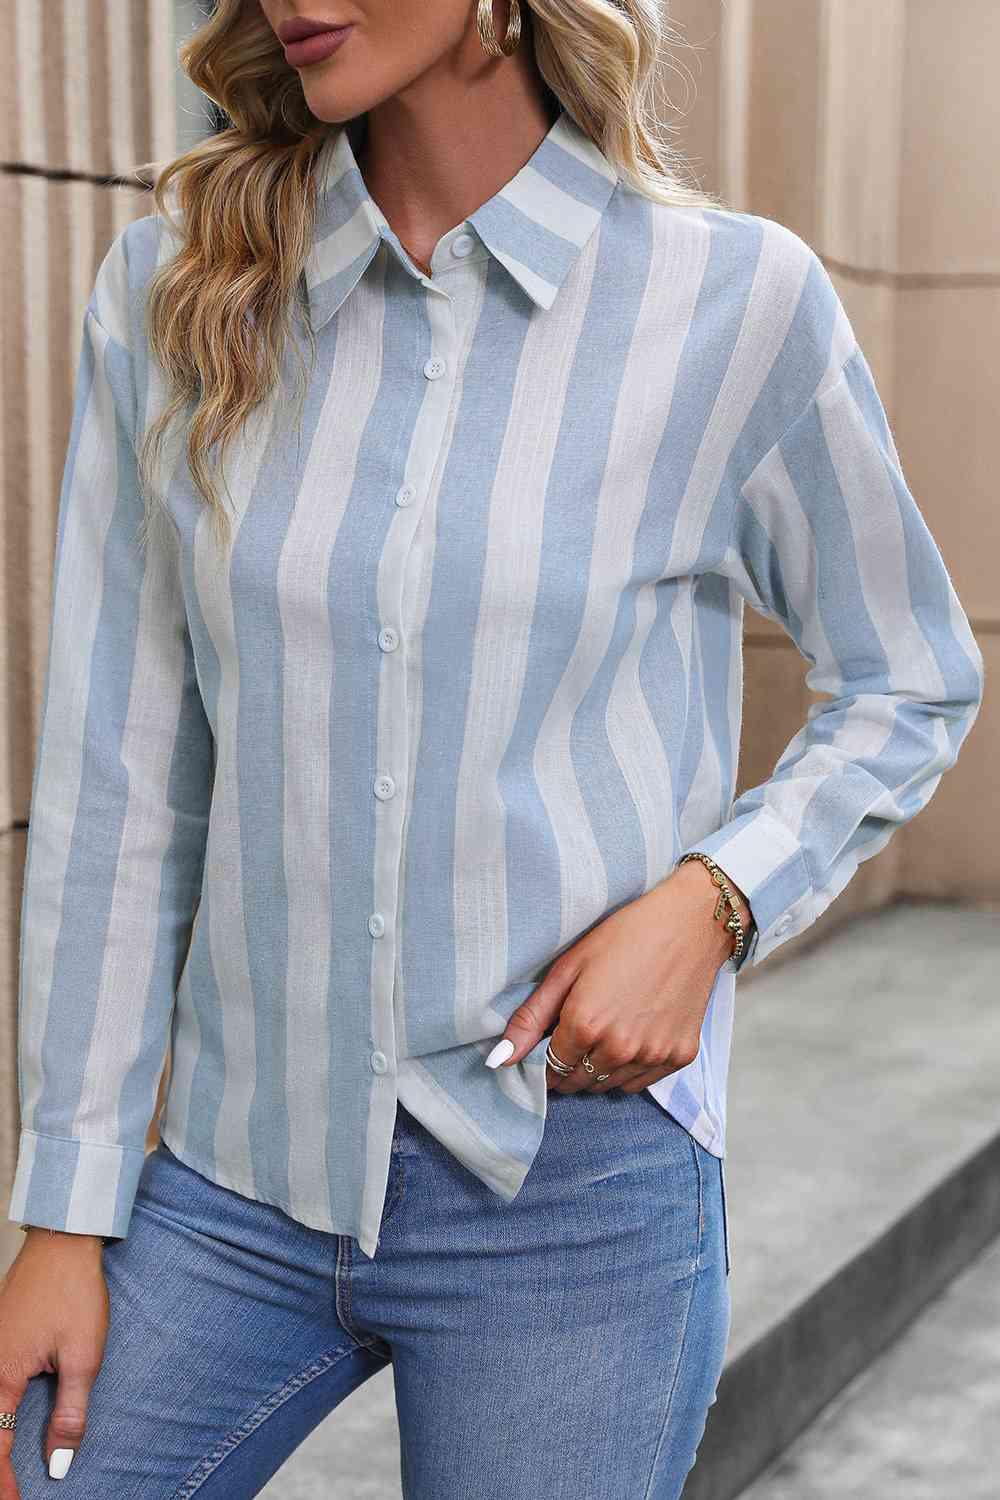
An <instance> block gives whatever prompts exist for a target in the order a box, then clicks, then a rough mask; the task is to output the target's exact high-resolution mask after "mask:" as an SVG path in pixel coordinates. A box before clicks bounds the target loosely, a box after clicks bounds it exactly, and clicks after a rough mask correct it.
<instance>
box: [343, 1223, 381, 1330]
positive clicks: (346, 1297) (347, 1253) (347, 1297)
mask: <svg viewBox="0 0 1000 1500" xmlns="http://www.w3.org/2000/svg"><path fill="white" fill-rule="evenodd" d="M345 1267H346V1275H341V1271H342V1270H343V1269H344V1268H345ZM333 1287H334V1305H335V1307H336V1312H337V1317H338V1318H339V1320H340V1325H341V1327H342V1328H343V1330H344V1332H345V1333H346V1334H347V1336H348V1338H350V1339H353V1340H354V1342H355V1344H356V1345H357V1346H358V1348H359V1349H376V1345H378V1344H382V1345H383V1346H384V1343H385V1341H384V1339H381V1338H380V1337H379V1335H378V1334H377V1333H375V1334H372V1336H371V1338H363V1337H362V1335H361V1334H360V1333H356V1332H355V1330H354V1327H353V1325H352V1319H351V1241H350V1236H349V1235H346V1234H339V1235H338V1236H337V1263H336V1265H335V1266H334V1271H333ZM341 1294H343V1301H342V1300H341ZM376 1352H377V1353H379V1354H381V1352H382V1351H381V1350H380V1349H376Z"/></svg>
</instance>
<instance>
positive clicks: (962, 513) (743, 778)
mask: <svg viewBox="0 0 1000 1500" xmlns="http://www.w3.org/2000/svg"><path fill="white" fill-rule="evenodd" d="M43 12H44V22H45V43H44V46H43V45H42V39H41V28H42V22H43ZM4 14H5V19H7V20H8V22H9V24H8V29H7V33H6V34H7V39H8V48H9V52H8V64H9V65H8V66H7V67H6V68H4V69H3V70H2V71H0V79H2V85H0V86H2V88H3V90H4V96H3V99H2V104H3V108H2V110H0V131H2V133H3V162H4V164H5V165H4V170H3V173H2V176H0V194H2V197H0V210H2V216H3V217H2V224H3V235H2V239H0V255H2V258H3V259H2V266H3V273H4V289H5V296H4V298H3V318H4V325H3V335H4V336H3V345H2V362H0V381H2V402H0V476H2V489H0V534H2V540H3V558H4V567H3V568H2V569H0V615H2V618H3V622H4V628H3V630H2V632H0V671H2V674H3V677H2V680H3V693H2V698H0V702H2V714H3V717H2V720H0V724H2V728H0V733H2V737H3V744H4V754H3V756H2V757H0V1177H2V1178H3V1179H4V1180H5V1181H6V1182H7V1183H8V1184H9V1182H10V1177H11V1173H12V1170H13V1160H14V1142H15V1139H16V1133H17V1090H16V1079H17V1064H16V1048H15V1018H16V1002H17V945H18V944H17V939H18V919H19V911H20V901H21V875H22V865H23V860H24V847H25V828H26V820H27V816H28V808H29V802H30V794H31V778H32V769H33V760H34V747H35V742H36V736H37V729H38V724H39V719H40V707H41V692H42V686H43V672H44V662H45V652H46V648H47V638H48V615H49V607H50V600H49V590H50V580H51V564H52V554H53V546H54V539H55V538H54V532H55V517H56V509H57V504H58V488H59V480H60V475H61V470H62V465H63V460H64V455H65V447H66V442H67V437H68V429H69V420H70V413H71V401H72V379H73V374H74V370H75V365H76V358H77V352H78V340H79V335H80V321H81V318H82V312H83V307H84V304H85V302H86V299H87V296H88V293H89V290H90V287H91V285H92V281H93V276H94V273H95V271H96V268H97V265H98V263H99V261H100V258H101V256H102V254H103V252H104V250H105V249H106V247H107V245H108V243H109V241H110V239H111V238H112V236H113V235H114V233H116V232H117V230H118V229H119V228H120V227H121V226H122V225H124V223H126V222H127V221H128V220H130V219H131V218H134V217H137V216H138V215H140V214H143V213H146V212H148V211H149V203H148V199H147V197H146V195H145V194H144V193H143V192H142V191H141V190H138V189H136V188H131V187H127V186H125V187H123V186H120V185H115V182H114V177H115V174H127V173H130V172H131V171H132V170H133V169H134V168H135V166H136V164H138V163H140V162H143V161H146V160H150V159H165V158H166V157H168V156H170V155H171V154H173V152H174V150H175V147H176V139H177V138H176V135H175V113H174V83H175V80H174V59H175V40H174V33H173V15H174V11H173V5H172V4H171V3H170V0H46V3H45V4H44V6H43V5H41V4H39V0H7V4H6V6H5V7H4ZM671 16H672V19H673V20H674V21H675V22H677V23H678V24H679V25H681V26H682V27H683V29H684V32H685V35H686V37H687V39H688V41H689V42H690V43H691V44H693V47H694V48H695V49H696V50H690V49H688V48H685V49H683V50H682V51H681V53H680V54H679V55H678V57H677V59H676V61H677V63H678V64H679V66H680V67H681V68H682V69H684V70H685V71H686V72H687V74H688V75H689V76H688V86H687V87H685V84H684V81H683V79H681V78H679V77H678V75H677V74H676V72H674V71H672V70H667V69H665V72H664V80H665V86H666V88H667V90H668V92H669V95H670V97H671V98H672V99H673V100H674V101H675V102H676V103H677V104H678V105H679V106H681V107H683V108H685V109H686V110H687V114H686V118H685V120H684V123H683V130H682V132H681V134H680V135H679V137H678V141H679V143H680V144H681V145H682V146H683V147H684V148H685V150H687V151H688V152H689V153H690V155H691V156H692V158H693V159H694V162H695V164H696V167H697V170H698V173H699V175H700V176H701V177H702V180H703V181H704V182H705V183H706V185H708V186H709V187H712V188H714V189H717V190H719V191H721V192H722V193H723V194H724V195H725V197H726V198H727V200H728V201H729V202H730V203H731V204H732V205H733V206H734V207H736V208H745V209H749V210H752V211H753V212H758V213H764V214H767V215H769V216H771V217H773V218H777V219H779V220H781V221H783V222H784V223H787V224H788V225H790V226H791V227H792V228H793V229H795V230H797V231H798V233H800V234H801V235H802V236H803V237H804V238H805V239H807V240H808V241H809V243H810V244H812V245H813V247H814V248H815V249H816V250H817V252H818V253H819V254H820V255H821V256H822V258H823V259H824V261H825V263H826V265H827V267H828V269H829V270H830V273H831V275H832V277H833V279H834V281H835V283H836V285H837V288H838V290H839V292H840V294H841V296H842V297H843V299H844V302H845V305H846V306H847V308H848V311H849V313H850V315H851V318H852V321H853V323H854V325H855V328H856V330H857V332H858V336H859V339H860V341H861V343H862V345H863V347H864V348H865V351H866V353H867V354H868V357H869V360H870V362H871V364H872V367H873V369H874V371H875V375H876V379H877V380H878V383H879V386H880V389H881V392H882V395H883V399H884V401H885V404H886V408H887V410H888V413H889V417H890V420H891V422H892V423H893V428H894V432H895V436H896V441H897V444H898V447H899V450H900V454H901V456H902V459H903V462H904V467H905V468H906V470H907V473H908V477H909V479H910V482H911V485H912V487H913V490H914V493H915V495H916V496H917V499H918V502H919V503H920V505H921V508H922V510H923V512H924V515H925V516H926V518H927V521H928V524H929V525H930V527H931V530H932V531H933V532H934V534H935V536H936V537H937V539H938V542H939V545H940V546H941V549H942V552H943V554H944V556H945V559H946V561H947V563H948V565H949V568H950V570H951V572H952V576H953V578H954V580H955V584H956V587H957V588H958V591H959V595H960V597H961V598H962V600H963V602H964V603H965V605H966V608H967V609H968V611H969V614H970V617H971V618H972V621H973V625H974V628H975V630H976V634H977V637H978V638H979V641H980V644H981V646H982V648H983V651H984V655H985V657H986V663H987V673H988V674H990V673H992V672H996V671H997V670H998V665H997V636H998V623H1000V608H998V599H997V587H996V584H995V582H994V566H995V564H994V558H995V555H996V550H997V525H998V522H997V513H998V508H997V506H996V505H995V504H990V503H989V502H990V501H991V500H992V499H993V492H994V483H993V480H992V475H993V471H994V466H995V465H996V463H997V457H998V455H997V451H996V450H997V446H998V422H997V420H996V418H997V394H998V381H997V377H996V373H995V353H994V351H995V348H996V347H997V344H998V343H1000V240H998V236H997V233H996V228H995V212H996V210H995V203H994V198H995V193H994V190H993V184H992V177H993V162H994V159H995V157H996V155H997V151H998V148H1000V141H998V139H997V136H998V119H997V112H996V108H995V104H994V103H993V100H994V98H995V78H994V74H995V67H996V61H997V59H998V57H1000V7H997V6H996V5H995V4H993V3H992V0H954V3H953V4H952V5H950V6H949V7H948V24H947V27H946V28H945V27H943V26H942V23H941V7H940V6H939V5H936V4H933V3H931V0H880V3H879V4H878V5H877V6H873V5H871V4H870V3H869V0H724V3H723V0H678V3H675V4H673V5H672V6H671ZM803 677H804V663H803V660H802V658H801V657H799V655H798V653H797V652H796V651H795V649H794V647H793V646H792V645H791V643H790V641H789V640H788V639H787V638H786V637H784V636H783V635H782V633H781V632H780V631H778V630H777V629H776V628H774V627H773V626H771V625H770V624H769V623H768V622H766V621H764V620H763V619H761V618H760V617H759V616H757V615H755V614H753V613H752V612H751V611H749V610H748V612H747V671H746V716H745V725H744V751H743V759H742V763H741V775H740V782H741V786H748V785H751V784H753V783H755V782H757V781H759V780H761V779H763V778H764V777H766V775H767V774H768V773H769V770H770V768H771V766H773V764H774V761H775V760H776V758H777V756H778V754H779V752H780V751H781V749H782V748H783V746H784V745H785V744H786V742H787V741H788V739H789V738H790V737H791V735H792V733H793V732H794V730H795V729H796V728H797V727H798V725H799V723H800V722H801V721H802V719H803V717H804V715H805V710H806V708H807V706H808V701H809V696H810V695H809V693H808V691H807V690H806V688H805V686H804V681H803ZM776 706H777V707H776ZM998 715H1000V708H998V706H997V703H996V702H995V701H994V697H993V696H991V694H990V692H989V690H988V691H987V698H986V703H985V704H984V708H983V711H982V714H981V717H980V721H979V723H978V724H977V726H976V728H975V729H974V730H973V733H972V735H971V736H970V737H969V740H968V741H967V743H966V746H965V748H964V751H963V754H962V757H961V759H960V762H959V764H958V766H957V767H956V768H955V769H954V770H953V771H952V772H950V773H949V775H948V776H947V777H945V778H944V780H943V782H942V785H941V787H940V789H939V791H938V792H937V794H936V795H935V798H934V799H933V801H932V803H931V805H930V806H929V807H928V808H927V809H926V811H925V812H924V813H922V814H921V815H920V817H919V818H917V819H916V820H914V822H913V823H912V824H910V825H909V826H908V827H906V828H904V829H902V830H901V831H900V832H899V833H898V834H897V835H896V837H895V839H894V840H893V841H892V842H891V843H890V845H889V847H888V848H887V849H886V850H885V851H884V852H883V853H882V854H880V855H879V856H877V857H876V858H875V859H874V860H872V861H870V862H868V863H867V864H866V865H864V866H863V867H862V868H861V870H859V872H858V874H857V876H856V877H855V879H854V881H852V882H851V884H850V885H849V886H848V888H847V890H846V891H845V892H844V893H843V894H842V896H841V897H840V898H839V899H838V900H837V901H836V902H835V903H834V905H833V906H832V907H831V908H830V909H829V911H828V912H827V913H825V914H824V916H823V917H822V918H821V919H820V921H819V922H817V923H816V924H814V927H813V928H812V929H810V932H809V933H806V934H803V935H802V937H800V938H799V939H797V940H795V941H793V942H791V943H787V944H785V945H784V947H783V948H782V949H781V950H779V952H778V953H777V954H776V955H775V960H774V961H775V962H781V961H784V959H785V958H787V957H788V956H789V954H790V953H791V952H793V951H794V950H795V949H796V948H797V947H799V946H800V945H803V944H806V943H809V942H812V941H816V940H819V939H821V938H822V937H823V935H824V934H825V933H826V932H828V931H829V930H830V929H831V927H832V926H834V925H836V924H837V923H839V922H840V921H841V920H843V919H844V918H845V917H847V916H849V915H851V914H852V912H854V911H856V910H858V909H861V908H867V907H871V906H873V905H877V904H879V903H881V902H883V901H887V900H890V899H892V898H893V897H896V896H899V895H906V896H928V895H929V896H935V897H937V896H940V897H942V898H947V899H955V900H960V901H964V902H969V903H974V902H979V901H981V900H983V899H989V900H990V901H992V902H995V901H996V898H997V893H998V886H1000V878H998V877H1000V872H998V869H997V855H996V852H995V851H996V849H997V848H998V846H1000V840H998V839H997V838H996V837H995V836H994V833H995V827H994V825H995V822H996V811H995V806H996V804H995V773H994V771H993V767H992V765H991V764H990V759H989V751H990V750H991V749H992V751H993V757H994V759H995V757H996V745H997V729H998ZM752 972H753V971H751V974H752Z"/></svg>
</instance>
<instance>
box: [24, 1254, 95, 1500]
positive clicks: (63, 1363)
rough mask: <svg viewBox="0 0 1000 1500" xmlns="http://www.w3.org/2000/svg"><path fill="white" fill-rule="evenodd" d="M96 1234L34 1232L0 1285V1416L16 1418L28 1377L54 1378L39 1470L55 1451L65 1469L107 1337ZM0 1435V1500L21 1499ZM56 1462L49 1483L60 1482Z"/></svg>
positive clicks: (81, 1426)
mask: <svg viewBox="0 0 1000 1500" xmlns="http://www.w3.org/2000/svg"><path fill="white" fill-rule="evenodd" d="M102 1249H103V1243H102V1240H101V1237H100V1236H99V1235H93V1234H70V1233H68V1232H66V1231H63V1230H58V1231H57V1232H56V1233H54V1234H50V1233H49V1231H48V1229H45V1228H33V1229H29V1230H28V1231H27V1232H26V1234H25V1243H24V1244H23V1245H22V1246H21V1248H20V1250H19V1251H18V1253H17V1255H16V1257H15V1258H14V1260H13V1262H12V1263H11V1265H10V1267H9V1268H8V1270H7V1272H6V1274H5V1275H4V1276H3V1278H2V1280H0V1411H16V1410H17V1407H18V1404H19V1402H20V1400H21V1397H22V1396H23V1395H24V1392H25V1389H26V1387H27V1384H28V1381H29V1379H30V1378H31V1376H32V1375H40V1374H43V1373H48V1374H55V1375H57V1376H58V1380H57V1383H56V1399H55V1405H54V1407H53V1410H52V1415H51V1417H50V1419H49V1424H48V1427H47V1429H46V1433H45V1465H46V1468H48V1466H49V1460H50V1459H51V1457H52V1454H53V1453H54V1452H55V1451H56V1449H63V1450H68V1451H69V1454H70V1460H69V1461H70V1462H71V1461H72V1455H73V1453H75V1451H76V1449H77V1448H78V1447H79V1445H80V1441H81V1439H82V1437H83V1431H84V1427H85V1425H86V1419H87V1404H88V1401H89V1399H90V1388H91V1386H92V1385H93V1383H94V1380H95V1378H96V1376H97V1372H98V1370H99V1369H100V1367H101V1361H102V1359H103V1358H104V1346H105V1343H106V1342H107V1336H108V1321H109V1318H108V1308H109V1299H108V1288H107V1283H106V1282H105V1279H104V1264H103V1257H102V1254H101V1252H102ZM13 1446H14V1433H13V1431H11V1430H9V1429H8V1428H0V1500H20V1494H19V1491H18V1488H17V1481H16V1479H15V1477H14V1468H13V1465H12V1464H11V1460H10V1454H11V1449H12V1448H13ZM64 1472H65V1471H64V1469H63V1467H62V1465H61V1464H60V1463H59V1461H58V1460H57V1464H56V1466H55V1472H54V1473H53V1471H52V1470H50V1473H53V1477H60V1478H61V1477H62V1475H63V1473H64Z"/></svg>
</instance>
